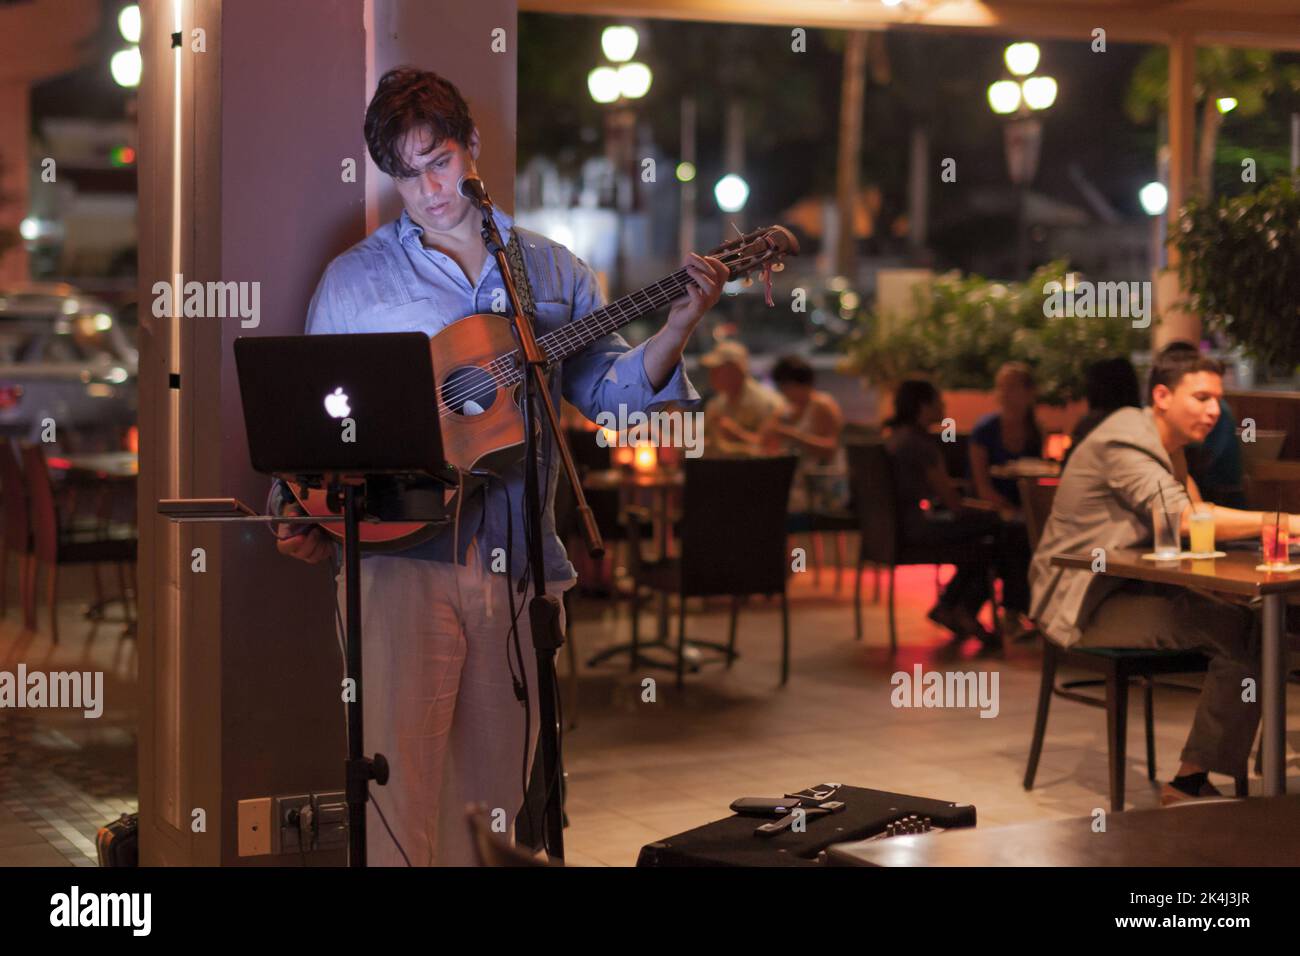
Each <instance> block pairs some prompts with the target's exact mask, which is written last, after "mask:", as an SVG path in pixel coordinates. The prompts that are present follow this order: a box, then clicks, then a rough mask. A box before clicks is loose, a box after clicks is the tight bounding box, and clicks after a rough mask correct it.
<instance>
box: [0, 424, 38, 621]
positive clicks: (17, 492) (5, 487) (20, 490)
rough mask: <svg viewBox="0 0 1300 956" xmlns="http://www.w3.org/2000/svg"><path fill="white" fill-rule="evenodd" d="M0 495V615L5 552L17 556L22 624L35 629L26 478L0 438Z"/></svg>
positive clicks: (4, 605)
mask: <svg viewBox="0 0 1300 956" xmlns="http://www.w3.org/2000/svg"><path fill="white" fill-rule="evenodd" d="M0 495H3V497H4V504H3V509H4V522H5V527H4V544H3V550H2V551H0V616H3V615H4V614H7V613H8V610H9V556H10V555H14V556H15V557H16V558H17V559H18V603H19V605H20V606H21V607H22V614H23V626H24V627H26V628H28V629H29V630H35V628H36V623H35V609H34V608H33V607H32V602H31V577H32V574H33V572H34V565H35V561H36V558H35V555H34V554H33V552H32V526H31V520H30V516H29V507H28V504H27V482H26V480H25V479H24V478H23V470H22V466H21V465H20V464H19V463H18V457H17V452H16V450H15V448H14V443H13V441H12V440H11V439H9V438H3V439H0Z"/></svg>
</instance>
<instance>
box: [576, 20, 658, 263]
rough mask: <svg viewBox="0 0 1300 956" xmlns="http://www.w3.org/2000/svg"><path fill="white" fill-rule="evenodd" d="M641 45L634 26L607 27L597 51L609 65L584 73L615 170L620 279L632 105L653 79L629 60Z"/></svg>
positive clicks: (630, 201)
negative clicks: (601, 109)
mask: <svg viewBox="0 0 1300 956" xmlns="http://www.w3.org/2000/svg"><path fill="white" fill-rule="evenodd" d="M639 45H640V35H639V34H638V33H637V30H636V27H631V26H609V27H606V28H605V29H604V30H603V31H602V32H601V35H600V48H601V51H602V52H603V53H604V54H605V59H606V60H608V61H609V62H607V63H603V64H601V65H599V66H597V67H595V68H594V69H592V70H591V72H590V73H588V74H587V91H588V92H589V93H590V94H591V98H592V99H593V100H595V101H596V102H597V103H599V104H600V105H602V106H606V107H608V109H606V110H605V156H606V157H607V158H608V160H609V162H610V165H611V166H612V167H613V169H614V171H615V187H614V188H615V203H616V205H617V207H618V211H619V227H618V256H617V259H618V270H619V279H620V281H621V280H622V278H623V219H624V215H625V214H626V213H629V212H631V211H632V210H633V209H634V208H635V207H636V179H637V177H636V156H635V153H636V112H635V110H633V108H632V107H633V105H634V104H635V102H636V101H637V100H639V99H641V98H642V97H643V96H645V95H646V93H648V92H650V84H651V82H652V81H653V79H654V77H653V75H652V74H651V72H650V68H649V67H648V66H646V65H645V64H644V63H637V62H635V61H634V60H633V59H632V57H633V56H634V55H635V54H636V50H637V47H638V46H639Z"/></svg>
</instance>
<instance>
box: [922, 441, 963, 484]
mask: <svg viewBox="0 0 1300 956" xmlns="http://www.w3.org/2000/svg"><path fill="white" fill-rule="evenodd" d="M930 438H931V439H932V440H933V441H934V443H935V444H936V445H938V446H939V454H941V455H943V470H944V471H946V472H948V474H949V475H950V476H951V477H953V478H960V479H963V480H964V479H969V478H970V435H965V434H962V435H954V436H953V440H952V441H943V440H942V439H941V438H940V437H939V436H938V435H931V436H930Z"/></svg>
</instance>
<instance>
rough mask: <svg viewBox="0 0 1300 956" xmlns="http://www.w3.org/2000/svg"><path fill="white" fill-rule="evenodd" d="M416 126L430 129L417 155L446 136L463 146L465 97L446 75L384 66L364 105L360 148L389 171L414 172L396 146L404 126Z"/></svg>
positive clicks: (468, 122) (467, 120)
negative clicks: (363, 144) (363, 134)
mask: <svg viewBox="0 0 1300 956" xmlns="http://www.w3.org/2000/svg"><path fill="white" fill-rule="evenodd" d="M421 126H428V127H429V129H430V130H431V131H432V133H433V143H432V144H431V145H430V146H429V149H428V150H427V151H426V152H425V153H423V154H422V155H428V153H431V152H433V151H434V150H435V149H438V148H439V147H440V146H441V145H442V143H443V142H444V141H445V140H448V139H450V140H454V141H455V142H457V143H460V145H462V146H465V147H468V146H469V137H470V133H472V132H473V130H474V120H473V119H472V118H471V117H470V115H469V104H467V103H466V102H465V97H463V96H461V95H460V90H458V89H456V87H455V85H454V84H453V83H451V82H450V81H449V80H444V79H443V78H442V77H441V76H439V75H438V74H437V73H432V72H430V71H428V70H417V69H415V68H414V67H409V66H399V67H397V68H396V69H392V70H389V71H388V72H387V73H385V74H384V75H383V76H382V77H380V78H379V86H378V87H377V88H376V89H375V95H374V96H372V97H371V98H370V105H369V106H368V107H366V127H365V129H366V148H367V149H368V150H369V151H370V158H371V159H373V160H374V161H375V165H376V166H378V167H379V168H380V169H381V170H383V171H384V172H385V173H387V174H388V175H389V176H395V177H400V178H405V177H409V176H417V175H419V170H417V169H412V168H411V167H410V166H407V165H406V164H405V163H404V162H402V157H401V154H400V152H399V150H398V147H399V145H400V144H401V142H402V138H403V137H404V136H405V135H406V133H407V131H408V130H411V129H418V128H419V127H421Z"/></svg>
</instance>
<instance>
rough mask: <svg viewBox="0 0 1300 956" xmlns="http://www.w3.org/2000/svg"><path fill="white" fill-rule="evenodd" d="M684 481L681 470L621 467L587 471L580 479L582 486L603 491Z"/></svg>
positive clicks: (659, 486) (670, 485)
mask: <svg viewBox="0 0 1300 956" xmlns="http://www.w3.org/2000/svg"><path fill="white" fill-rule="evenodd" d="M685 483H686V476H685V475H684V474H682V472H681V471H667V470H665V469H655V470H654V471H624V470H623V469H621V468H609V469H606V470H604V471H589V472H587V475H586V477H585V478H583V479H582V487H584V488H588V489H591V490H593V491H605V490H609V489H612V488H675V487H679V486H681V485H683V484H685Z"/></svg>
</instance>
